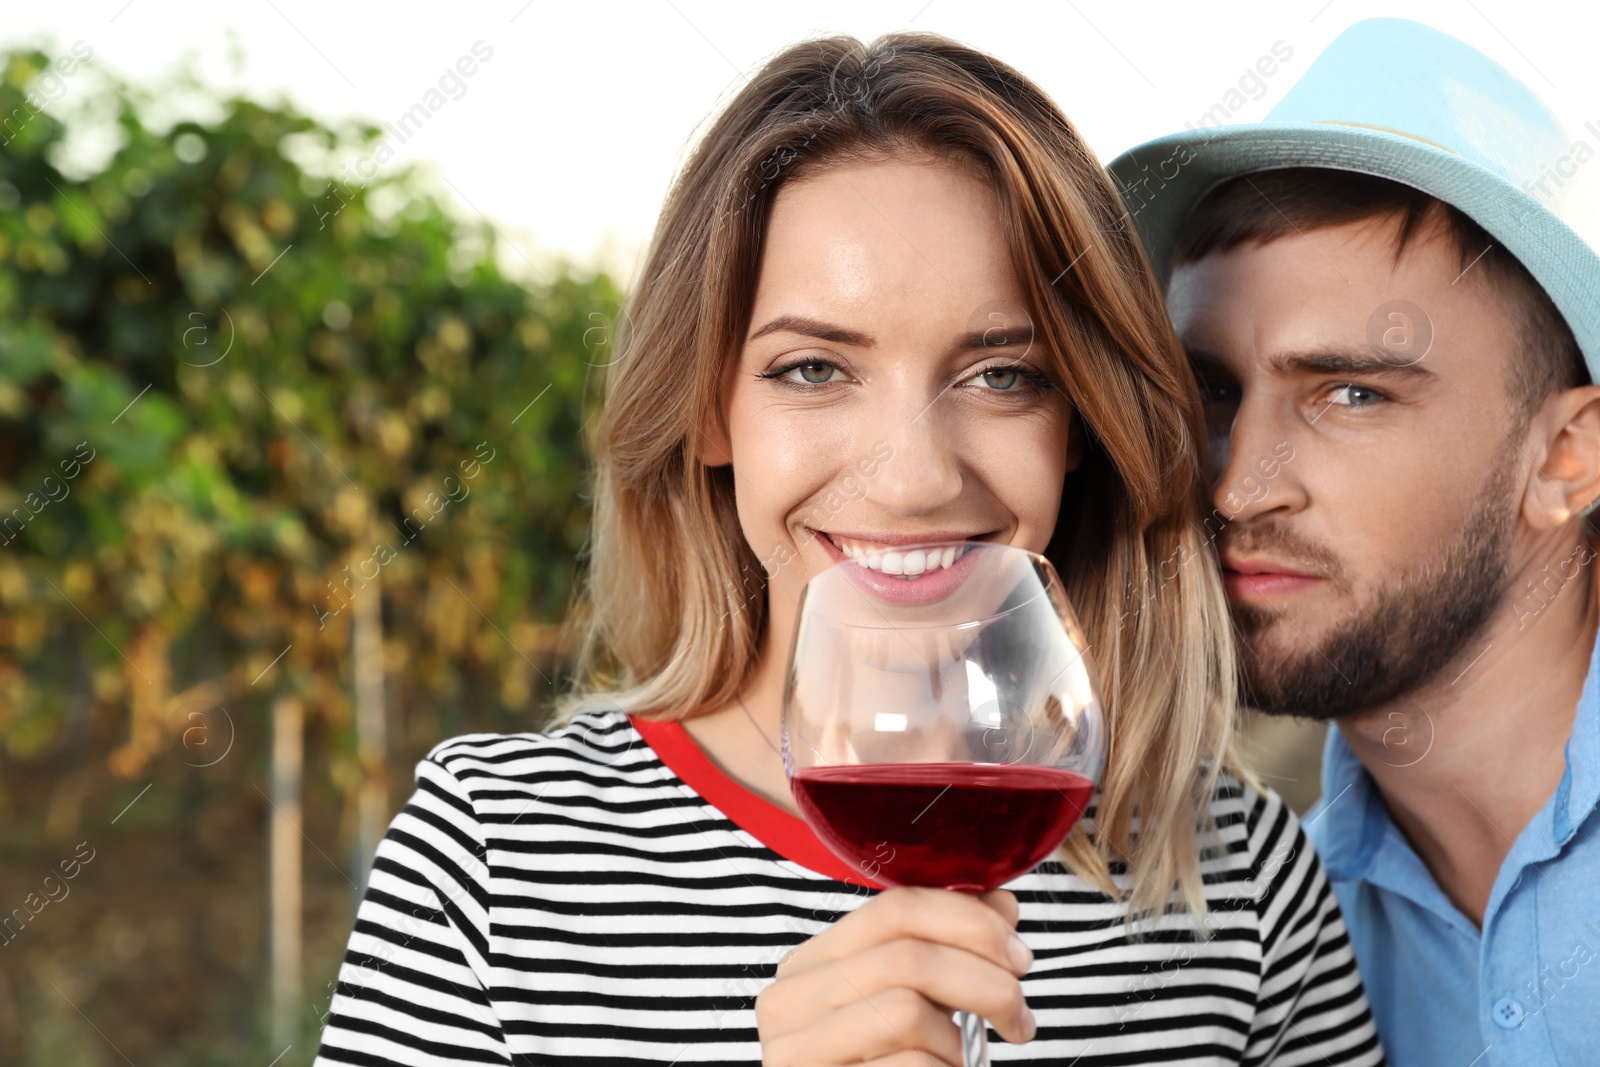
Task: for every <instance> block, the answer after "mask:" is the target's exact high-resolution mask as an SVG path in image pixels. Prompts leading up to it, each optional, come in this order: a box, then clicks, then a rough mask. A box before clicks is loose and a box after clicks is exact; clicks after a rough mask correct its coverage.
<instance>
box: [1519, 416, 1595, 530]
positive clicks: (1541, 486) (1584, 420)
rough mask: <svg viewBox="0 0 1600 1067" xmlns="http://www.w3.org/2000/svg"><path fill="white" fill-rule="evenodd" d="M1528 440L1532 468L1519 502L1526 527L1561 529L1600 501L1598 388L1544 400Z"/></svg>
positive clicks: (1531, 425)
mask: <svg viewBox="0 0 1600 1067" xmlns="http://www.w3.org/2000/svg"><path fill="white" fill-rule="evenodd" d="M1527 440H1528V443H1529V444H1530V445H1531V446H1533V449H1534V450H1533V451H1532V452H1531V454H1532V455H1533V457H1534V460H1535V462H1536V464H1537V465H1536V466H1535V468H1534V471H1533V476H1532V478H1530V479H1529V481H1528V491H1527V494H1526V495H1525V496H1524V497H1523V501H1522V516H1523V518H1524V519H1525V520H1526V521H1527V522H1528V524H1529V525H1530V526H1532V527H1534V528H1535V529H1539V530H1550V529H1555V528H1557V527H1559V526H1564V525H1566V523H1567V522H1568V521H1569V520H1570V519H1571V518H1572V517H1573V516H1574V515H1577V514H1579V513H1580V512H1582V511H1584V510H1585V509H1586V508H1588V507H1589V506H1590V505H1592V504H1594V503H1595V502H1596V501H1597V500H1600V385H1583V386H1579V387H1578V388H1576V389H1567V390H1564V391H1562V392H1560V393H1557V394H1555V395H1553V396H1551V397H1550V398H1549V399H1547V400H1546V401H1545V402H1544V404H1543V406H1541V407H1540V408H1539V410H1538V412H1537V413H1536V414H1535V415H1534V417H1533V419H1532V422H1531V424H1530V426H1529V432H1528V437H1527ZM1540 445H1542V446H1543V455H1540V452H1539V451H1538V447H1539V446H1540Z"/></svg>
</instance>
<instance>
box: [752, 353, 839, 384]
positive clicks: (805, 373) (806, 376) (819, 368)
mask: <svg viewBox="0 0 1600 1067" xmlns="http://www.w3.org/2000/svg"><path fill="white" fill-rule="evenodd" d="M838 369H839V368H838V366H836V365H835V364H832V363H829V362H828V361H827V360H823V359H808V360H806V361H805V362H804V363H791V364H790V365H789V366H787V367H780V368H779V369H778V370H775V371H768V372H767V373H766V374H762V375H759V377H762V378H766V379H768V380H775V381H781V382H787V383H790V384H794V385H826V384H828V380H829V378H831V377H832V376H833V372H834V371H836V370H838ZM796 374H798V375H799V377H798V378H796V377H794V375H796Z"/></svg>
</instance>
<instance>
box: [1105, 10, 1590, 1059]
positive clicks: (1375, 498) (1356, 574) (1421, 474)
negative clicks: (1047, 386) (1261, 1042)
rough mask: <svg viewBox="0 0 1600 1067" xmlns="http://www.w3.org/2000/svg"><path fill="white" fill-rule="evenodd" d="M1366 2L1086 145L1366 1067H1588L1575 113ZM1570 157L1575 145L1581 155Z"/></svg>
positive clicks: (1585, 419)
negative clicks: (1237, 87)
mask: <svg viewBox="0 0 1600 1067" xmlns="http://www.w3.org/2000/svg"><path fill="white" fill-rule="evenodd" d="M1592 127H1593V124H1591V128H1589V129H1586V130H1585V131H1584V135H1583V136H1582V137H1577V138H1574V137H1573V136H1572V135H1571V134H1569V133H1568V132H1566V131H1564V130H1563V129H1562V128H1561V126H1560V124H1559V123H1558V122H1557V121H1556V120H1555V119H1554V117H1553V116H1552V115H1551V114H1550V113H1549V111H1548V110H1547V109H1546V108H1544V107H1543V106H1542V105H1541V104H1539V102H1538V101H1537V100H1536V99H1535V98H1534V97H1533V95H1532V94H1531V93H1530V92H1529V91H1528V90H1527V89H1526V88H1525V87H1524V86H1522V85H1521V84H1519V83H1518V82H1516V81H1515V80H1514V79H1512V78H1511V76H1510V75H1508V74H1507V73H1506V72H1505V71H1503V70H1502V69H1500V68H1499V67H1498V66H1496V65H1494V64H1493V63H1492V62H1490V61H1489V60H1488V59H1486V58H1485V57H1483V56H1482V55H1480V54H1478V53H1476V52H1474V51H1472V50H1471V49H1469V48H1467V47H1466V46H1464V45H1462V44H1461V43H1460V42H1458V41H1455V40H1454V39H1452V38H1449V37H1446V36H1444V35H1443V34H1439V33H1437V32H1436V31H1433V30H1430V29H1427V28H1426V27H1422V26H1418V25H1416V24H1415V23H1409V22H1401V21H1397V20H1389V19H1383V20H1371V21H1369V22H1364V23H1358V24H1357V25H1356V26H1354V27H1352V28H1351V29H1350V30H1349V31H1347V32H1346V33H1345V34H1344V35H1343V36H1342V37H1340V38H1339V39H1338V40H1337V41H1335V42H1334V43H1333V44H1332V45H1331V46H1330V47H1329V48H1328V50H1327V51H1326V52H1325V53H1324V54H1323V55H1322V56H1321V57H1319V59H1318V60H1317V62H1316V63H1315V64H1313V65H1312V66H1311V67H1310V68H1309V69H1308V71H1307V73H1306V75H1305V77H1304V78H1303V79H1302V80H1301V82H1300V83H1299V84H1298V85H1297V86H1296V87H1295V88H1294V89H1293V90H1292V91H1291V92H1290V94H1289V95H1288V96H1287V97H1286V98H1285V100H1284V101H1283V103H1282V104H1280V105H1279V106H1278V107H1277V108H1276V109H1275V110H1274V111H1273V112H1272V113H1271V114H1270V115H1269V116H1268V117H1267V119H1266V120H1265V121H1264V122H1263V123H1261V124H1259V125H1249V126H1234V127H1216V128H1211V129H1200V130H1195V131H1191V132H1190V133H1187V134H1180V135H1176V136H1173V137H1167V138H1163V139H1161V140H1158V141H1155V142H1151V143H1150V144H1147V145H1144V146H1141V147H1140V148H1137V149H1135V150H1133V151H1131V152H1129V153H1127V154H1125V155H1123V156H1122V157H1120V158H1119V159H1118V160H1116V161H1115V162H1114V163H1113V164H1112V168H1111V169H1112V171H1113V173H1114V174H1115V175H1116V176H1117V178H1118V179H1119V180H1120V181H1121V183H1122V185H1123V187H1124V190H1125V199H1126V202H1127V205H1128V208H1129V213H1130V216H1131V217H1132V220H1133V222H1134V224H1135V225H1136V226H1137V227H1138V228H1139V231H1140V233H1141V235H1142V237H1143V238H1144V241H1145V244H1146V247H1147V248H1148V249H1149V251H1150V253H1151V257H1152V260H1153V262H1154V264H1155V266H1156V269H1157V271H1158V272H1159V274H1160V276H1161V279H1162V281H1163V282H1164V284H1166V286H1167V294H1168V300H1169V304H1170V307H1171V312H1172V316H1173V322H1174V325H1175V326H1176V328H1177V330H1178V333H1179V336H1180V337H1181V338H1182V340H1183V342H1184V344H1185V346H1186V347H1187V349H1188V350H1189V353H1190V356H1191V359H1192V361H1193V363H1194V365H1195V368H1196V373H1197V375H1198V376H1199V378H1200V380H1201V384H1202V387H1203V388H1204V389H1205V391H1206V393H1207V395H1208V397H1209V398H1210V400H1211V411H1212V412H1213V414H1214V419H1213V422H1212V430H1213V449H1214V456H1215V459H1216V501H1215V502H1216V506H1217V513H1216V515H1215V517H1214V519H1215V521H1214V522H1213V523H1212V524H1211V526H1210V528H1211V530H1212V531H1213V532H1214V534H1215V536H1216V543H1217V547H1218V550H1219V555H1220V558H1221V561H1222V565H1223V568H1224V579H1225V582H1226V585H1227V588H1228V593H1229V598H1230V602H1231V603H1232V605H1233V607H1234V621H1235V626H1236V629H1237V631H1238V634H1239V637H1240V642H1241V654H1242V658H1243V665H1244V668H1245V670H1244V673H1245V676H1246V682H1247V685H1248V691H1247V692H1246V693H1245V694H1244V695H1245V698H1246V700H1247V702H1249V703H1250V704H1252V705H1253V706H1255V707H1258V708H1261V709H1263V710H1265V711H1268V712H1271V713H1274V714H1284V715H1297V716H1305V717H1310V718H1315V719H1322V720H1329V721H1331V722H1333V723H1334V724H1335V725H1336V727H1337V729H1335V730H1330V731H1329V737H1328V746H1327V750H1326V753H1325V757H1324V765H1323V783H1322V785H1323V799H1322V801H1321V802H1320V803H1319V804H1318V806H1317V808H1316V809H1315V810H1314V811H1312V812H1311V813H1309V814H1308V816H1307V820H1306V828H1307V831H1308V832H1309V834H1310V836H1311V838H1312V840H1313V842H1314V843H1315V844H1316V846H1317V848H1318V851H1319V852H1320V853H1321V855H1322V857H1323V860H1324V862H1325V864H1326V866H1327V869H1328V873H1329V876H1330V878H1331V879H1332V880H1333V883H1334V887H1335V891H1336V893H1337V894H1338V896H1339V899H1340V903H1341V906H1342V908H1343V911H1344V915H1345V921H1346V923H1347V924H1348V926H1349V928H1350V931H1351V937H1352V940H1353V943H1354V945H1355V949H1356V954H1357V958H1358V960H1359V963H1360V967H1361V971H1362V976H1363V978H1364V980H1365V982H1366V986H1367V993H1368V996H1369V998H1370V1000H1371V1002H1372V1010H1373V1015H1374V1017H1375V1019H1376V1021H1377V1023H1378V1029H1379V1034H1380V1037H1381V1039H1382V1041H1383V1043H1384V1046H1385V1049H1386V1052H1387V1054H1388V1056H1389V1058H1390V1059H1391V1061H1392V1062H1394V1063H1396V1064H1399V1065H1401V1067H1411V1065H1413V1064H1441V1065H1450V1067H1490V1065H1495V1067H1500V1065H1505V1067H1512V1065H1515V1067H1530V1065H1540V1064H1562V1065H1574V1064H1580V1063H1581V1064H1594V1063H1597V1062H1600V813H1597V812H1596V811H1595V808H1596V802H1597V800H1600V649H1597V647H1596V633H1597V628H1600V588H1597V580H1600V579H1597V578H1596V575H1597V573H1600V565H1597V564H1595V563H1594V559H1595V555H1596V551H1597V549H1600V539H1597V537H1596V534H1595V532H1594V530H1593V529H1592V528H1591V527H1590V526H1589V523H1588V520H1587V518H1586V515H1587V512H1588V510H1589V509H1590V508H1591V507H1593V506H1594V504H1595V502H1596V501H1597V500H1600V386H1596V385H1593V384H1590V383H1591V381H1594V380H1600V373H1596V369H1597V368H1600V254H1597V253H1596V248H1597V247H1600V189H1597V186H1600V180H1597V179H1600V160H1596V161H1594V162H1589V160H1590V158H1591V157H1593V156H1594V155H1595V154H1596V148H1597V147H1600V129H1595V128H1592ZM1586 167H1587V169H1585V168H1586Z"/></svg>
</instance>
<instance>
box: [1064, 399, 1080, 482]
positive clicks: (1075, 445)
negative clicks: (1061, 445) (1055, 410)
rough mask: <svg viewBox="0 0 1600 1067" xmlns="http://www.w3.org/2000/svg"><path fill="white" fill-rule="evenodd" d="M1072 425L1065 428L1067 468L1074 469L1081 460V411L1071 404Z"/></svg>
mask: <svg viewBox="0 0 1600 1067" xmlns="http://www.w3.org/2000/svg"><path fill="white" fill-rule="evenodd" d="M1071 410H1072V425H1071V426H1069V427H1068V428H1067V470H1069V471H1075V470H1077V469H1078V466H1079V464H1081V463H1082V462H1083V412H1081V411H1079V410H1078V408H1077V405H1073V406H1072V409H1071Z"/></svg>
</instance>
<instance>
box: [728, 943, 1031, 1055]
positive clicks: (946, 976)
mask: <svg viewBox="0 0 1600 1067" xmlns="http://www.w3.org/2000/svg"><path fill="white" fill-rule="evenodd" d="M896 990H899V991H902V992H906V993H909V994H911V995H912V996H914V997H916V998H917V999H918V1000H920V1001H921V1002H923V1003H925V1004H928V1005H929V1006H930V1008H937V1009H939V1010H940V1011H941V1013H942V1016H943V1018H945V1019H946V1020H948V1019H949V1016H950V1013H951V1012H952V1011H955V1010H957V1009H960V1010H963V1011H970V1012H974V1013H976V1014H978V1015H982V1016H983V1017H984V1018H986V1019H988V1020H989V1022H990V1024H991V1025H993V1026H994V1028H995V1029H996V1030H997V1031H999V1032H1000V1034H1001V1035H1003V1036H1004V1037H1005V1039H1006V1040H1007V1041H1012V1042H1022V1041H1026V1040H1028V1039H1029V1038H1031V1037H1032V1036H1033V1016H1032V1014H1031V1012H1029V1010H1028V1006H1027V1002H1026V1001H1025V1000H1024V999H1023V996H1022V984H1021V983H1020V982H1019V981H1018V980H1017V975H1016V974H1015V973H1014V972H1013V971H1011V970H1009V969H1007V968H1003V967H999V966H996V965H995V964H994V963H992V962H991V961H989V960H987V959H984V958H982V957H980V956H977V955H975V954H973V953H971V952H967V951H965V950H964V949H960V948H952V947H950V946H949V945H943V944H939V943H937V942H932V941H923V940H919V939H915V938H902V939H900V940H897V941H890V942H888V943H887V944H882V945H875V946H873V947H872V948H869V949H867V950H865V951H863V952H860V953H857V954H855V955H853V956H850V957H847V958H844V959H837V960H829V961H828V962H826V963H821V964H818V965H817V966H815V967H810V968H807V969H805V970H802V971H799V972H796V973H793V974H789V975H785V976H783V977H782V978H780V979H779V980H777V981H775V982H773V983H772V984H771V985H770V986H768V987H767V988H766V989H765V990H763V991H762V993H761V996H760V997H759V998H757V1001H756V1019H757V1023H758V1025H759V1027H760V1030H761V1033H762V1034H763V1035H765V1034H768V1033H771V1034H775V1035H776V1034H786V1033H791V1032H794V1031H798V1030H804V1029H807V1028H815V1029H819V1030H825V1029H827V1028H828V1027H829V1026H831V1025H833V1024H832V1023H831V1022H828V1021H827V1020H828V1017H829V1016H830V1015H836V1014H838V1013H841V1012H851V1011H858V1008H859V1006H860V1005H862V1004H864V1003H873V1002H874V999H875V998H876V997H878V996H880V995H887V994H895V995H898V994H897V993H895V991H896Z"/></svg>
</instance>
